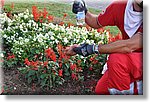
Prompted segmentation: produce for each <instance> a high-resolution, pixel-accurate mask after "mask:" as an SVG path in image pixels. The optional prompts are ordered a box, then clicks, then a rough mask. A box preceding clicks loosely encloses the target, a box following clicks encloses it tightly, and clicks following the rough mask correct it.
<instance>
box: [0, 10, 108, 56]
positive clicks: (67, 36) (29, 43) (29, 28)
mask: <svg viewBox="0 0 150 102" xmlns="http://www.w3.org/2000/svg"><path fill="white" fill-rule="evenodd" d="M0 23H1V24H2V29H3V30H1V31H0V32H1V34H2V37H3V39H4V44H8V45H12V47H11V51H12V52H14V53H16V54H17V55H18V56H19V57H21V56H22V54H23V53H25V52H26V51H27V49H33V48H36V49H39V50H40V49H41V48H42V47H44V48H48V47H49V46H50V47H52V48H55V46H56V44H58V43H61V44H63V45H64V46H68V45H73V44H81V43H84V42H87V43H98V42H103V40H106V38H108V37H107V36H106V34H107V32H104V34H99V33H98V32H97V31H96V30H94V29H92V30H91V31H88V30H87V29H86V28H85V27H82V28H79V27H74V26H71V27H66V26H59V25H57V24H56V25H54V24H53V23H37V22H35V21H34V20H33V15H32V14H30V13H29V11H28V10H26V11H25V12H24V13H20V14H18V15H14V17H13V19H12V20H11V19H9V18H8V17H7V16H6V14H5V13H3V14H0ZM54 45H55V46H54ZM41 46H42V47H41ZM29 51H30V50H29Z"/></svg>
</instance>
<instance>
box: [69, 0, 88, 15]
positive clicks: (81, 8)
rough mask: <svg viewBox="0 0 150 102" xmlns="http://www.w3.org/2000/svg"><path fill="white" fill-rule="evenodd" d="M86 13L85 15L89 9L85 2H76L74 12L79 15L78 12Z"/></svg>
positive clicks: (81, 0) (76, 0)
mask: <svg viewBox="0 0 150 102" xmlns="http://www.w3.org/2000/svg"><path fill="white" fill-rule="evenodd" d="M82 11H85V15H86V13H87V11H88V10H87V8H86V5H85V2H84V0H75V1H74V3H73V6H72V12H73V13H75V14H77V13H78V12H82Z"/></svg>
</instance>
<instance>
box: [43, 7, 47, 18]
mask: <svg viewBox="0 0 150 102" xmlns="http://www.w3.org/2000/svg"><path fill="white" fill-rule="evenodd" d="M47 14H48V12H47V10H46V8H44V9H43V18H45V19H46V17H47Z"/></svg>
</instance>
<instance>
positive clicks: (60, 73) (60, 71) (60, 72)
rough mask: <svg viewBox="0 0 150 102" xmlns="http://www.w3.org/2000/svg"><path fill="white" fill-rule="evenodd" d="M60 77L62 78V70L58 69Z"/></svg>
mask: <svg viewBox="0 0 150 102" xmlns="http://www.w3.org/2000/svg"><path fill="white" fill-rule="evenodd" d="M58 75H59V76H60V77H62V76H63V70H62V69H60V70H59V74H58Z"/></svg>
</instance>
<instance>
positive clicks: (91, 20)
mask: <svg viewBox="0 0 150 102" xmlns="http://www.w3.org/2000/svg"><path fill="white" fill-rule="evenodd" d="M97 18H98V15H94V14H92V13H90V12H89V11H88V12H87V14H86V16H85V22H86V24H88V25H89V26H90V27H92V28H95V29H98V28H100V27H102V26H101V25H100V24H98V21H97Z"/></svg>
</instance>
